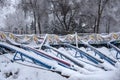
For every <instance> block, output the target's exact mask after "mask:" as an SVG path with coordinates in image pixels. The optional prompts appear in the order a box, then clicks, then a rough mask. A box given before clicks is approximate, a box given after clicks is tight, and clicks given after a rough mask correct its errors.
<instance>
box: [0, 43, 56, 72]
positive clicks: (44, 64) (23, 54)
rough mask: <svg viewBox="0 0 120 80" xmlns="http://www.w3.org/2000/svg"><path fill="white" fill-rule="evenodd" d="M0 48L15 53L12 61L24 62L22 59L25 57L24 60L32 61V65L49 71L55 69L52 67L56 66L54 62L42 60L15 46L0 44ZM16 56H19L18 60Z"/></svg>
mask: <svg viewBox="0 0 120 80" xmlns="http://www.w3.org/2000/svg"><path fill="white" fill-rule="evenodd" d="M0 47H2V48H7V49H9V50H12V51H15V55H14V57H13V60H14V61H16V60H24V59H23V57H25V58H28V59H30V60H32V61H33V62H34V63H36V64H38V65H39V66H42V67H45V68H47V69H51V70H52V69H55V66H52V65H53V64H56V62H54V61H52V60H49V59H46V58H43V57H40V56H38V55H36V54H35V53H31V52H28V51H25V50H24V49H21V48H18V47H16V46H13V45H10V44H7V43H3V42H0ZM17 55H20V58H19V59H18V58H17ZM49 62H51V63H52V62H53V63H52V64H51V63H49Z"/></svg>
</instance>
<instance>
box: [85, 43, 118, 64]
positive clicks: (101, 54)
mask: <svg viewBox="0 0 120 80" xmlns="http://www.w3.org/2000/svg"><path fill="white" fill-rule="evenodd" d="M84 45H85V46H87V47H89V48H91V50H93V51H94V52H95V55H99V56H100V58H101V59H104V60H106V61H107V62H109V63H110V64H112V65H113V66H115V64H116V63H117V61H116V60H114V59H112V58H110V57H108V56H107V55H105V54H103V53H102V52H100V51H98V50H97V49H96V48H95V47H93V46H91V45H90V44H87V43H84ZM106 54H107V53H106Z"/></svg>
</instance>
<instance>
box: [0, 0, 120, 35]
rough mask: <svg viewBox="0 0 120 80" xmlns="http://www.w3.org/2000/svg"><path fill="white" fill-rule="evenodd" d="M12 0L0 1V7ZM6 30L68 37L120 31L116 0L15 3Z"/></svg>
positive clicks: (119, 7) (21, 0) (119, 0)
mask: <svg viewBox="0 0 120 80" xmlns="http://www.w3.org/2000/svg"><path fill="white" fill-rule="evenodd" d="M11 1H13V0H0V6H1V8H2V7H3V6H4V7H6V6H10V5H11V4H10V3H11ZM16 1H17V2H16V3H15V4H14V5H12V6H13V7H14V8H15V11H14V12H12V13H9V14H6V17H5V27H4V28H2V29H3V30H6V31H12V32H14V33H20V34H23V33H25V34H28V33H29V34H30V33H35V34H40V33H54V34H68V33H74V32H78V33H100V32H106V33H109V32H111V31H120V29H119V25H120V0H16Z"/></svg>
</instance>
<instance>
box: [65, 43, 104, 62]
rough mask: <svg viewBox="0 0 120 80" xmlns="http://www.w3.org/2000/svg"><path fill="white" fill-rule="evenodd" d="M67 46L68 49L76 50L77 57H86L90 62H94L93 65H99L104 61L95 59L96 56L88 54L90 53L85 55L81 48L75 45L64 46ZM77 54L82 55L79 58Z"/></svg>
mask: <svg viewBox="0 0 120 80" xmlns="http://www.w3.org/2000/svg"><path fill="white" fill-rule="evenodd" d="M63 45H65V46H67V47H68V48H72V49H75V50H76V54H75V57H81V58H83V57H86V58H87V59H88V60H90V61H92V62H93V63H95V64H99V63H103V61H101V60H99V59H97V58H95V57H94V56H92V55H90V54H88V53H85V52H84V51H82V50H80V49H79V48H77V47H75V46H73V45H70V44H66V43H65V44H63ZM77 54H80V56H77Z"/></svg>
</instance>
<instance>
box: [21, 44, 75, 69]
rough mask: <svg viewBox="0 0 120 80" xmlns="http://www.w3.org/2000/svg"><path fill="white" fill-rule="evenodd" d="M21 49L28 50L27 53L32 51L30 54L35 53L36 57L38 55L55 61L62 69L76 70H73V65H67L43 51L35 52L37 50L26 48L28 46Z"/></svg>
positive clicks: (65, 62) (67, 63)
mask: <svg viewBox="0 0 120 80" xmlns="http://www.w3.org/2000/svg"><path fill="white" fill-rule="evenodd" d="M22 48H24V49H25V50H28V51H32V52H34V53H36V54H38V55H40V56H42V57H45V58H48V59H50V60H55V61H57V62H58V64H59V65H62V66H64V67H66V68H69V69H73V70H76V69H75V68H74V65H73V64H71V63H69V62H67V61H65V60H62V59H59V58H57V57H55V56H52V55H49V54H48V53H46V52H45V51H43V50H37V49H34V48H31V47H28V46H27V47H25V46H22Z"/></svg>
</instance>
